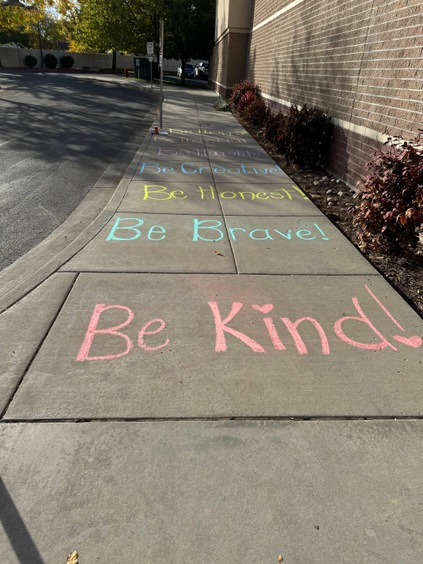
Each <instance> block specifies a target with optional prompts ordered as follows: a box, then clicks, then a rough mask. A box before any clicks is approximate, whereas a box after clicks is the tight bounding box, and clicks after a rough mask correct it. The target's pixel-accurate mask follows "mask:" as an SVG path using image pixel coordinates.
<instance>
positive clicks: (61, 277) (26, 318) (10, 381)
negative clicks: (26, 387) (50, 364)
mask: <svg viewBox="0 0 423 564" xmlns="http://www.w3.org/2000/svg"><path fill="white" fill-rule="evenodd" d="M74 280H75V275H74V274H55V275H53V276H51V277H50V278H49V279H47V280H46V281H45V282H44V283H43V284H42V285H41V286H39V287H38V288H37V289H36V290H33V291H32V292H30V293H29V294H28V295H27V296H26V297H24V298H23V299H22V300H21V301H19V302H18V303H17V304H16V305H14V306H12V307H11V308H10V309H8V310H7V311H5V312H3V313H2V314H1V315H0V343H1V355H0V413H2V412H3V410H4V408H5V407H6V405H7V404H8V402H9V401H10V399H11V397H12V395H13V393H14V392H15V390H16V388H17V387H18V385H19V382H20V381H21V378H22V377H23V375H24V374H25V371H26V369H27V367H28V365H29V363H30V362H31V360H32V358H33V357H34V355H35V353H36V352H37V349H38V347H39V346H40V344H41V342H42V340H43V339H44V337H45V335H46V334H47V332H48V330H49V328H50V326H51V324H52V323H53V321H54V318H55V317H56V315H57V313H58V311H59V309H60V307H61V306H62V304H63V301H64V300H65V298H66V295H67V293H68V292H69V290H70V288H71V286H72V284H73V282H74ZM34 312H36V315H34Z"/></svg>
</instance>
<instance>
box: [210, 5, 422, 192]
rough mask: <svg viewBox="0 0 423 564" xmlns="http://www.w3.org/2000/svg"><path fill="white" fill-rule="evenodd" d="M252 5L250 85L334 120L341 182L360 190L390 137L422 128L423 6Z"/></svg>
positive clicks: (282, 101)
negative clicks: (368, 165)
mask: <svg viewBox="0 0 423 564" xmlns="http://www.w3.org/2000/svg"><path fill="white" fill-rule="evenodd" d="M253 5H254V7H253V16H252V32H251V44H250V48H249V53H248V57H247V70H246V78H249V79H251V80H254V81H255V82H257V83H258V84H259V85H260V87H261V89H262V92H263V94H264V97H265V98H267V100H268V101H269V102H272V105H275V104H276V105H279V106H280V107H285V108H286V107H289V105H290V104H297V105H300V106H301V105H303V104H308V105H311V106H317V107H320V108H322V109H325V110H327V111H328V112H329V113H330V115H332V116H333V117H334V119H335V123H336V132H335V138H334V144H333V151H332V155H331V163H330V166H331V169H332V170H333V171H334V172H335V173H336V174H337V176H339V177H342V178H343V179H344V180H346V181H347V182H348V183H349V184H350V185H354V184H355V182H356V180H357V177H358V175H359V174H361V173H362V172H363V164H364V162H365V161H366V160H367V159H368V158H369V156H370V155H371V153H372V152H373V150H374V148H375V146H376V144H377V140H383V139H384V138H385V137H384V135H383V134H384V133H386V132H389V134H391V135H402V136H404V137H406V138H408V137H411V136H414V134H415V133H416V132H417V128H418V127H422V123H423V119H422V118H423V89H422V87H423V3H422V2H421V0H283V1H281V0H255V2H254V3H253ZM223 55H224V53H223ZM216 56H217V57H218V58H219V57H220V56H221V55H218V54H216ZM229 63H230V64H231V61H229ZM227 77H228V78H230V77H231V74H230V69H229V70H227Z"/></svg>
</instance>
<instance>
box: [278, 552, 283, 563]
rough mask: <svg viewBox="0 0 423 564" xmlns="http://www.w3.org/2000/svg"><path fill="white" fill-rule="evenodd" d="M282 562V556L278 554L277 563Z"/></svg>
mask: <svg viewBox="0 0 423 564" xmlns="http://www.w3.org/2000/svg"><path fill="white" fill-rule="evenodd" d="M282 561H283V556H282V554H279V556H278V562H282Z"/></svg>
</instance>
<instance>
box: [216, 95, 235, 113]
mask: <svg viewBox="0 0 423 564" xmlns="http://www.w3.org/2000/svg"><path fill="white" fill-rule="evenodd" d="M213 108H214V109H215V110H218V111H220V112H227V111H228V110H230V109H231V108H230V106H229V104H228V102H227V101H226V100H224V99H223V98H221V97H220V96H219V98H218V99H217V100H216V102H215V103H214V104H213Z"/></svg>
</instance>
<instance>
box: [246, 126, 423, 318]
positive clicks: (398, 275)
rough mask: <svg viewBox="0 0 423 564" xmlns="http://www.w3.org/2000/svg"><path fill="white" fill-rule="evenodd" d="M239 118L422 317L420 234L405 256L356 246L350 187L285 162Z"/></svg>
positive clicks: (422, 246) (258, 131)
mask: <svg viewBox="0 0 423 564" xmlns="http://www.w3.org/2000/svg"><path fill="white" fill-rule="evenodd" d="M238 119H239V118H238ZM239 121H240V123H241V124H242V126H243V127H244V128H245V129H246V130H247V131H248V132H249V134H250V135H251V136H252V137H253V138H254V139H255V140H256V141H257V142H258V143H259V144H260V145H261V146H262V147H263V149H265V151H267V153H268V154H269V155H270V156H271V157H272V159H273V160H274V161H276V163H277V164H278V165H279V166H280V167H281V168H283V170H284V171H285V172H286V173H287V174H288V175H289V176H290V177H291V178H292V179H293V180H294V182H295V183H296V184H297V185H298V186H299V187H300V188H301V190H303V191H304V192H305V193H306V194H307V196H308V197H309V198H310V200H311V201H312V202H313V203H314V204H315V205H316V206H317V207H318V208H319V209H320V210H321V211H322V212H323V213H324V214H325V216H326V217H327V218H328V219H329V220H330V221H331V222H332V223H333V224H334V225H336V227H337V228H338V229H339V230H340V231H341V232H342V233H343V234H344V235H345V237H347V238H348V239H349V240H350V241H351V243H353V244H354V245H355V247H356V248H357V249H358V250H359V251H360V252H361V253H362V254H363V255H364V256H365V257H366V258H367V260H368V261H369V262H370V263H371V264H372V265H373V266H374V267H375V268H376V269H377V270H378V271H379V272H380V274H382V275H383V276H384V278H385V279H386V280H387V281H388V282H389V283H390V284H391V285H392V286H393V287H394V288H395V290H397V292H399V293H400V294H401V295H402V296H403V298H404V299H405V300H406V301H407V302H408V303H409V304H410V305H411V307H413V309H414V310H415V311H416V312H417V313H418V314H419V315H420V316H421V317H422V318H423V240H422V239H423V234H422V236H421V237H420V243H419V244H418V246H417V248H416V249H415V250H410V252H409V253H408V254H407V255H406V256H405V255H404V256H400V257H398V256H396V255H387V254H380V253H377V252H374V251H367V250H364V249H362V248H360V245H359V241H358V239H357V237H356V227H354V225H353V223H352V215H351V213H350V212H349V211H348V208H349V207H350V206H352V205H354V199H353V194H354V191H353V190H351V188H349V187H348V186H347V185H346V184H344V183H343V182H341V181H340V180H337V179H335V178H333V177H331V176H330V175H329V174H328V173H326V174H325V173H319V172H316V171H311V170H304V169H302V168H301V167H299V166H297V165H295V164H293V163H291V162H289V161H288V160H287V159H286V158H285V157H284V156H283V155H281V154H279V153H278V152H277V150H276V148H275V146H274V145H272V144H271V143H269V141H267V140H266V139H265V137H264V135H263V132H262V130H261V129H260V128H257V127H253V126H251V125H250V124H248V123H245V122H244V121H242V120H240V119H239Z"/></svg>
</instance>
